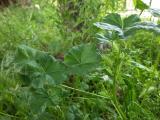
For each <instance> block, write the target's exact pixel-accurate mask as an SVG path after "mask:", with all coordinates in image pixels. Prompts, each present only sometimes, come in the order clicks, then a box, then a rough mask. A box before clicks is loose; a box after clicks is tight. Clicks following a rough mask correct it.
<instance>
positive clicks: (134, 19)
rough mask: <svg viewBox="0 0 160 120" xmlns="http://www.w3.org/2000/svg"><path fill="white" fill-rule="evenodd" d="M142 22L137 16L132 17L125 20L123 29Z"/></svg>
mask: <svg viewBox="0 0 160 120" xmlns="http://www.w3.org/2000/svg"><path fill="white" fill-rule="evenodd" d="M140 21H141V19H140V17H139V16H138V15H137V14H133V15H130V16H128V17H126V18H124V22H123V23H124V26H123V28H127V27H130V26H132V25H133V24H134V23H136V22H140Z"/></svg>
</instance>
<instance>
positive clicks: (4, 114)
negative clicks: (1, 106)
mask: <svg viewBox="0 0 160 120" xmlns="http://www.w3.org/2000/svg"><path fill="white" fill-rule="evenodd" d="M0 115H3V116H8V117H10V118H19V117H17V116H14V115H10V114H6V113H3V112H0Z"/></svg>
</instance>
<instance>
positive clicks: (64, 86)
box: [60, 85, 110, 100]
mask: <svg viewBox="0 0 160 120" xmlns="http://www.w3.org/2000/svg"><path fill="white" fill-rule="evenodd" d="M60 86H61V87H63V88H66V89H70V90H74V91H77V92H81V93H84V94H86V95H90V96H93V97H99V98H102V99H107V100H108V99H110V98H109V97H106V96H102V95H98V94H94V93H90V92H86V91H83V90H80V89H76V88H73V87H69V86H67V85H60Z"/></svg>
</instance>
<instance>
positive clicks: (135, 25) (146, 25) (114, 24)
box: [95, 13, 160, 40]
mask: <svg viewBox="0 0 160 120" xmlns="http://www.w3.org/2000/svg"><path fill="white" fill-rule="evenodd" d="M95 26H97V27H98V28H101V29H102V30H106V31H107V32H106V33H105V34H104V35H101V36H102V38H103V39H101V38H100V39H101V40H105V39H106V40H108V39H110V40H111V39H115V38H125V37H127V36H129V35H133V34H134V33H135V32H136V31H138V30H147V31H153V32H155V33H157V34H159V33H160V28H159V27H158V26H157V25H156V24H155V23H152V22H141V19H140V17H139V16H138V15H136V14H133V15H130V16H128V17H126V18H124V19H122V18H121V16H120V15H119V14H117V13H111V14H109V15H107V16H106V17H104V20H103V22H97V23H95Z"/></svg>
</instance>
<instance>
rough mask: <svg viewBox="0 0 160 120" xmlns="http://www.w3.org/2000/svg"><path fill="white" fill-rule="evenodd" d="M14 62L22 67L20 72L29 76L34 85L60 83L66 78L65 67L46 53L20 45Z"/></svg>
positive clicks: (41, 85)
mask: <svg viewBox="0 0 160 120" xmlns="http://www.w3.org/2000/svg"><path fill="white" fill-rule="evenodd" d="M15 62H16V63H17V65H18V66H20V67H21V68H22V71H21V72H22V74H25V75H27V76H29V77H30V78H31V80H32V85H33V86H34V87H38V88H39V87H40V88H41V87H43V86H44V85H45V84H48V85H54V84H60V83H62V82H63V81H64V80H66V79H67V73H66V71H67V70H66V67H65V65H64V64H63V63H60V62H59V61H57V60H56V59H55V58H54V57H52V56H50V55H49V54H48V53H45V52H42V51H38V50H36V49H33V48H30V47H27V46H25V45H21V46H19V47H18V50H17V54H16V58H15Z"/></svg>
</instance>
